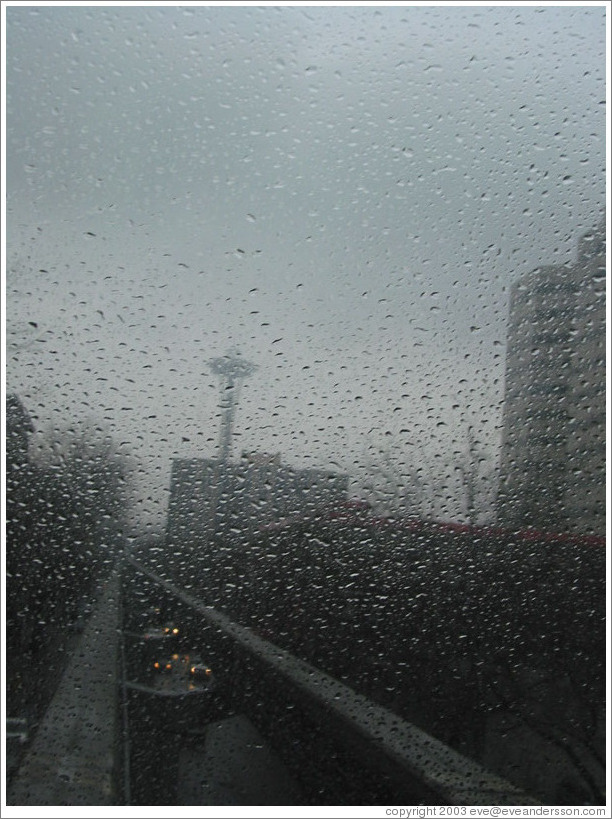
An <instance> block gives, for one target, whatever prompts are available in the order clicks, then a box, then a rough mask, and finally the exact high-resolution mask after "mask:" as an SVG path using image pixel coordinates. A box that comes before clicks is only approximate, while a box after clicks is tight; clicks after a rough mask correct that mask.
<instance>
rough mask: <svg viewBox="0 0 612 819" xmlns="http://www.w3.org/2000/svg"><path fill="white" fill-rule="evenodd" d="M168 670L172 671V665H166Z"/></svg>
mask: <svg viewBox="0 0 612 819" xmlns="http://www.w3.org/2000/svg"><path fill="white" fill-rule="evenodd" d="M166 668H167V670H168V671H170V670H171V668H172V663H166Z"/></svg>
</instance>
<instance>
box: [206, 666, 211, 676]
mask: <svg viewBox="0 0 612 819" xmlns="http://www.w3.org/2000/svg"><path fill="white" fill-rule="evenodd" d="M205 673H206V676H207V677H210V675H211V674H212V668H207V669H206V672H205Z"/></svg>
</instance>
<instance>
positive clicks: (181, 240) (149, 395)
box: [6, 3, 606, 526]
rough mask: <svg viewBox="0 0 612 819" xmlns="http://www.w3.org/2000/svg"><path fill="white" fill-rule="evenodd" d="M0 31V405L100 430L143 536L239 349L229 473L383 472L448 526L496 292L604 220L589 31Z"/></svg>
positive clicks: (495, 339) (48, 16) (325, 26)
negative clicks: (2, 340) (225, 365)
mask: <svg viewBox="0 0 612 819" xmlns="http://www.w3.org/2000/svg"><path fill="white" fill-rule="evenodd" d="M6 6H7V7H6V38H7V53H6V83H7V95H6V168H7V177H6V189H7V205H6V229H7V242H6V247H7V249H6V263H7V267H6V271H7V272H6V297H7V307H6V317H7V321H6V328H7V329H6V339H7V353H8V357H7V366H6V388H7V390H8V391H14V392H16V393H18V394H19V395H20V397H21V398H22V400H23V402H24V404H25V406H26V407H27V409H28V410H29V411H30V412H31V413H32V415H33V416H34V417H35V424H36V427H37V429H39V430H40V431H41V435H42V433H44V432H45V430H48V429H49V428H50V427H51V426H52V425H53V424H56V423H58V422H60V421H62V422H64V423H65V422H67V421H69V420H72V419H74V420H76V421H79V420H84V419H91V420H94V421H98V422H102V423H104V424H106V425H107V426H108V428H109V429H110V430H111V432H112V433H113V436H114V438H115V440H116V441H117V442H118V443H122V442H127V446H128V448H129V450H130V451H131V453H132V454H133V456H134V457H135V458H137V459H138V461H139V464H140V469H139V471H138V475H137V494H138V498H139V503H138V505H137V508H136V510H135V512H134V516H133V519H134V524H135V525H140V524H142V523H146V522H148V523H152V524H153V525H154V526H160V525H162V524H163V516H164V513H165V507H166V504H167V488H168V485H169V475H170V464H171V459H172V458H173V457H200V456H201V457H212V456H214V455H215V453H216V451H217V450H216V446H217V441H218V434H219V410H218V395H219V393H218V384H217V382H216V380H215V378H214V376H213V375H212V374H211V372H210V369H209V368H208V366H207V361H208V360H209V359H210V358H212V357H214V356H219V355H223V354H224V353H225V352H227V351H228V350H230V349H238V350H240V351H241V352H242V354H243V355H244V356H245V357H246V358H248V359H250V360H251V361H253V362H254V363H256V364H257V365H258V370H257V373H256V374H255V375H254V376H253V377H252V378H251V379H249V381H247V382H246V383H245V385H244V387H243V389H242V394H241V402H240V406H239V411H238V415H237V419H236V434H237V435H236V438H235V440H234V453H235V454H238V453H239V452H240V450H258V451H267V452H276V451H280V452H281V454H282V457H283V460H284V461H286V462H287V463H290V464H294V465H297V466H303V465H309V466H312V467H320V468H332V469H337V470H342V471H346V472H348V473H349V474H350V475H351V476H353V478H354V479H355V482H354V490H355V491H356V492H357V491H358V490H359V486H360V482H363V479H364V475H366V474H367V473H368V472H369V471H371V464H372V463H376V462H377V460H379V459H380V458H381V457H382V456H380V455H379V453H380V451H385V450H386V451H388V452H390V453H392V457H393V458H394V459H395V460H396V461H398V462H403V463H405V464H408V465H412V464H418V465H420V466H422V465H426V467H425V468H426V469H427V470H428V471H429V472H431V473H432V479H434V482H436V485H437V486H438V490H437V492H438V496H437V497H436V499H435V501H432V504H433V505H432V512H433V513H435V514H436V515H438V516H439V517H442V518H447V519H448V518H458V517H460V516H461V512H462V503H463V500H462V493H461V489H460V487H459V485H458V483H457V477H456V472H455V471H453V466H455V465H456V464H457V463H458V462H459V461H460V460H461V458H462V453H463V452H464V451H465V443H466V434H467V428H468V426H469V425H470V424H472V425H474V428H475V429H476V430H477V431H478V436H479V438H480V440H482V441H483V445H484V444H486V446H487V447H488V449H487V452H488V454H489V455H490V457H491V459H494V458H495V455H496V452H497V447H498V443H499V425H500V422H501V408H502V399H503V380H504V357H505V338H506V321H507V311H508V292H509V285H510V284H511V282H512V281H513V280H515V279H516V278H517V277H519V276H520V275H521V274H523V273H526V272H527V271H530V270H532V269H533V268H534V267H536V266H537V265H539V264H542V263H544V264H548V263H564V262H568V261H570V260H571V259H572V257H573V255H574V253H575V250H576V244H577V241H578V238H579V236H580V235H581V233H583V232H584V231H586V230H587V229H589V228H590V227H592V226H594V225H595V224H596V223H597V222H598V221H599V220H600V218H601V213H602V210H603V207H604V204H605V181H606V180H605V144H606V139H605V105H604V103H605V79H606V53H605V15H606V9H605V8H604V7H603V6H602V5H599V6H597V5H594V6H589V5H587V4H585V3H581V4H578V5H574V6H567V5H566V6H553V5H550V4H547V3H543V4H541V5H540V6H537V7H528V6H523V5H520V4H516V5H510V6H487V5H486V4H478V5H477V6H472V7H462V6H458V7H453V6H449V5H447V4H432V5H431V6H427V7H416V6H410V5H409V4H400V5H394V6H384V5H379V4H375V5H373V6H359V7H357V6H351V5H343V6H337V7H325V6H318V5H316V4H315V5H308V6H298V5H296V4H293V5H288V6H281V5H276V6H268V7H249V6H244V5H242V6H241V5H238V4H232V5H231V7H219V6H212V5H211V4H209V5H201V4H196V5H190V6H187V5H184V6H181V7H169V6H161V5H159V6H158V5H155V4H153V5H151V6H136V5H135V4H134V5H132V4H127V5H125V6H112V7H111V6H104V5H97V6H93V5H92V6H82V7H77V6H73V5H70V6H65V7H61V6H57V7H56V6H51V5H50V4H45V5H41V6H38V7H36V6H20V5H18V4H13V5H8V4H6ZM32 323H35V324H36V325H37V326H36V327H34V326H33V324H32ZM185 439H188V440H185Z"/></svg>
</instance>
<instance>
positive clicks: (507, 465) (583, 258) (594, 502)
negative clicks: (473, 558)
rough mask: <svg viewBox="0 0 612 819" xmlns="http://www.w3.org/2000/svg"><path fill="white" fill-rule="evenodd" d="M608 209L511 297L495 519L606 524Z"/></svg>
mask: <svg viewBox="0 0 612 819" xmlns="http://www.w3.org/2000/svg"><path fill="white" fill-rule="evenodd" d="M605 236H606V234H605V218H604V219H603V220H602V221H601V222H600V224H599V226H598V227H597V228H596V229H595V230H593V231H590V232H589V233H587V234H586V235H585V236H583V237H582V239H581V241H580V243H579V246H578V258H577V260H576V262H575V263H574V264H569V265H556V266H547V267H540V268H537V269H536V270H534V271H533V272H532V273H529V274H527V275H525V276H523V277H521V278H520V279H519V280H518V281H517V282H515V284H514V286H513V288H512V293H511V301H510V321H509V328H508V342H507V354H506V388H505V405H504V426H503V438H502V458H501V473H500V489H499V498H498V520H499V522H500V523H501V524H503V525H505V526H511V527H525V526H533V527H535V528H539V529H548V530H552V531H572V532H594V533H596V534H604V532H605V510H606V504H605V481H606V472H605V465H606V453H605V428H606V417H605V411H606V396H605V386H606V385H605V295H606V293H605V284H606V255H605V246H606V242H605Z"/></svg>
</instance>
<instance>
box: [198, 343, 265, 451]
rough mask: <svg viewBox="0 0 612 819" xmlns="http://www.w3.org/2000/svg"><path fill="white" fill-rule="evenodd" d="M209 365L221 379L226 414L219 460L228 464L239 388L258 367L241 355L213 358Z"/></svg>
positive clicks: (222, 406) (222, 424)
mask: <svg viewBox="0 0 612 819" xmlns="http://www.w3.org/2000/svg"><path fill="white" fill-rule="evenodd" d="M208 364H209V366H210V368H211V370H212V371H213V373H215V375H218V376H219V377H220V378H221V404H220V406H221V409H223V410H224V412H223V417H222V419H221V431H220V435H219V449H220V454H219V460H220V461H221V463H223V464H228V463H229V459H230V453H231V445H232V428H233V426H234V417H235V415H236V405H237V403H238V387H239V385H240V382H241V381H244V379H245V378H248V377H249V376H250V375H252V374H253V373H254V372H255V370H256V369H257V367H256V365H255V364H252V363H251V362H250V361H245V360H244V359H243V358H241V357H240V354H239V353H235V354H228V355H224V356H221V357H220V358H212V359H211V360H210V361H209V362H208Z"/></svg>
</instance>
